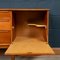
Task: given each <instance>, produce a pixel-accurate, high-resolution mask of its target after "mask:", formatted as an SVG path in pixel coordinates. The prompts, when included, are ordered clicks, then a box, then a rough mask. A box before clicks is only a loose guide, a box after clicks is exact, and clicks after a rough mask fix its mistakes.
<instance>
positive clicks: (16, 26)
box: [12, 11, 47, 42]
mask: <svg viewBox="0 0 60 60" xmlns="http://www.w3.org/2000/svg"><path fill="white" fill-rule="evenodd" d="M46 15H47V11H12V16H13V24H12V28H13V39H15V38H16V37H23V38H29V39H38V40H40V41H44V42H46V41H47V37H46V36H47V35H46V26H47V16H46Z"/></svg>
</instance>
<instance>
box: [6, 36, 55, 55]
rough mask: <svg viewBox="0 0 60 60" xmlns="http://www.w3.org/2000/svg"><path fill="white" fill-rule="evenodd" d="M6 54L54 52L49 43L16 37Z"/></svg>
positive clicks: (43, 53)
mask: <svg viewBox="0 0 60 60" xmlns="http://www.w3.org/2000/svg"><path fill="white" fill-rule="evenodd" d="M5 54H6V55H33V56H34V55H47V54H49V55H50V54H54V51H53V50H52V48H51V47H50V46H49V44H48V43H46V42H43V41H40V40H37V39H34V38H26V37H16V38H15V40H14V42H12V44H11V45H10V47H9V48H8V49H7V51H6V52H5Z"/></svg>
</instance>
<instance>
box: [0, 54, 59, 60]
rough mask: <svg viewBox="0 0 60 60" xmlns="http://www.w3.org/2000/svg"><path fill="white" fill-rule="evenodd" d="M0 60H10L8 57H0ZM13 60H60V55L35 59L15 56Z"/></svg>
mask: <svg viewBox="0 0 60 60" xmlns="http://www.w3.org/2000/svg"><path fill="white" fill-rule="evenodd" d="M0 60H11V59H10V56H3V55H2V56H0ZM15 60H60V55H55V56H52V55H51V56H37V57H20V56H16V59H15Z"/></svg>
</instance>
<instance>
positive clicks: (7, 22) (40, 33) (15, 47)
mask: <svg viewBox="0 0 60 60" xmlns="http://www.w3.org/2000/svg"><path fill="white" fill-rule="evenodd" d="M48 27H49V9H1V11H0V46H4V47H5V46H6V47H5V48H7V46H9V47H8V49H7V51H6V52H5V54H6V55H40V54H44V55H45V54H54V52H53V50H52V48H51V47H50V46H49V43H48V35H49V34H48ZM10 44H11V45H10ZM4 47H2V48H4ZM45 49H46V50H45Z"/></svg>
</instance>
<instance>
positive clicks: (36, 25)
mask: <svg viewBox="0 0 60 60" xmlns="http://www.w3.org/2000/svg"><path fill="white" fill-rule="evenodd" d="M27 25H28V26H35V27H45V28H46V25H38V24H27Z"/></svg>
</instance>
